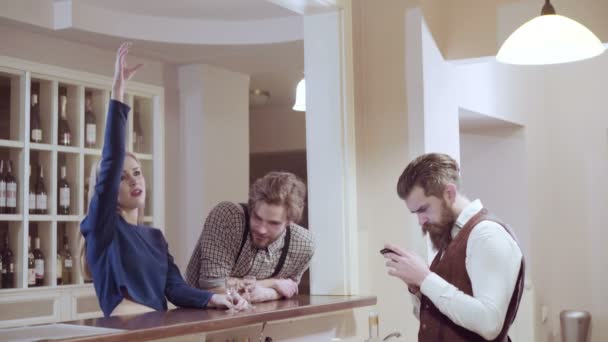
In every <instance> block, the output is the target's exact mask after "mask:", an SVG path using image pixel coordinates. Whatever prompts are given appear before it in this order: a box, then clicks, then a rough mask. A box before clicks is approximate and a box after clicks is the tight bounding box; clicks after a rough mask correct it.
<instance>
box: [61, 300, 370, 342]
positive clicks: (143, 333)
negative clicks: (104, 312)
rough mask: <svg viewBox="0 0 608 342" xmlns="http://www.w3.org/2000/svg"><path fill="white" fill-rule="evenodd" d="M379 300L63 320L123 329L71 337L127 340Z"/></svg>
mask: <svg viewBox="0 0 608 342" xmlns="http://www.w3.org/2000/svg"><path fill="white" fill-rule="evenodd" d="M375 304H376V297H371V296H370V297H366V296H305V295H298V296H295V297H294V298H291V299H283V300H277V301H271V302H266V303H257V304H255V309H250V310H246V311H241V312H236V313H230V312H227V311H226V310H224V309H221V310H217V309H206V310H201V309H182V308H180V309H174V310H169V311H167V312H162V311H155V312H147V313H143V314H137V315H129V316H116V317H107V318H95V319H85V320H78V321H71V322H63V323H64V324H74V325H79V326H87V327H98V328H111V329H120V330H122V331H120V332H116V333H110V334H102V335H95V336H88V337H77V338H74V339H70V340H69V341H106V342H110V341H127V340H129V341H130V340H140V341H141V340H153V339H160V338H167V337H173V336H180V335H189V334H196V333H204V332H211V331H216V330H224V329H231V328H237V327H242V326H246V325H250V324H256V323H262V322H268V321H277V320H283V319H289V318H298V317H305V316H309V315H317V314H324V313H331V312H335V311H341V310H349V309H355V308H359V307H364V306H371V305H375Z"/></svg>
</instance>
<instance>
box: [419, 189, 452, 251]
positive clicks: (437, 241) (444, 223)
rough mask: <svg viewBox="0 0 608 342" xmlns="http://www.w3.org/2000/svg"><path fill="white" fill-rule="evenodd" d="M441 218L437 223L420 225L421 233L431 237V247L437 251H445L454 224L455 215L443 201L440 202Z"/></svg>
mask: <svg viewBox="0 0 608 342" xmlns="http://www.w3.org/2000/svg"><path fill="white" fill-rule="evenodd" d="M440 210H441V217H440V219H439V222H438V223H425V224H423V225H422V233H423V234H426V233H428V234H429V236H430V237H431V242H432V243H433V247H435V249H437V250H438V251H443V250H445V249H446V248H447V247H448V245H449V244H450V242H452V227H454V223H455V222H456V215H454V213H452V211H451V210H450V208H448V205H447V203H446V201H445V200H444V199H442V200H441V209H440Z"/></svg>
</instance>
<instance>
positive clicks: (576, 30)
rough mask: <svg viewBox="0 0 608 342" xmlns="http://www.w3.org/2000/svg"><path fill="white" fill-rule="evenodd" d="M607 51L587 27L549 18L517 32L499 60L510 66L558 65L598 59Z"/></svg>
mask: <svg viewBox="0 0 608 342" xmlns="http://www.w3.org/2000/svg"><path fill="white" fill-rule="evenodd" d="M604 50H605V48H604V45H602V42H601V41H600V40H599V39H598V38H597V37H596V36H595V35H594V34H593V32H591V31H590V30H589V29H587V28H586V27H585V26H583V25H581V24H579V23H578V22H576V21H574V20H572V19H570V18H567V17H564V16H561V15H558V14H548V15H541V16H538V17H536V18H534V19H532V20H530V21H528V22H527V23H525V24H523V25H522V26H521V27H519V28H518V29H517V30H515V32H513V33H512V34H511V35H510V36H509V38H507V40H506V41H505V42H504V43H503V44H502V46H501V48H500V50H499V51H498V54H497V55H496V59H497V60H498V61H499V62H502V63H507V64H520V65H542V64H558V63H567V62H574V61H579V60H583V59H587V58H591V57H595V56H598V55H600V54H602V52H604Z"/></svg>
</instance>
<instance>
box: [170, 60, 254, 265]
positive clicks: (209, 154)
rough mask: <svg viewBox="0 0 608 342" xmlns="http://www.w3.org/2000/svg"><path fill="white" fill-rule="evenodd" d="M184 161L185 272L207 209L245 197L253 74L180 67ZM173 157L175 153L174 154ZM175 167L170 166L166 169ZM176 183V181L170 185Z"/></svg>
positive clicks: (178, 254) (179, 257)
mask: <svg viewBox="0 0 608 342" xmlns="http://www.w3.org/2000/svg"><path fill="white" fill-rule="evenodd" d="M178 88H179V107H180V108H179V124H178V125H177V127H179V132H177V133H178V134H177V135H174V136H171V137H169V136H168V137H167V140H169V139H179V149H178V151H174V153H179V154H180V157H179V163H178V164H176V165H179V166H180V167H181V168H182V169H181V170H179V171H178V172H176V173H175V174H178V175H179V179H175V180H173V182H171V183H173V184H174V186H177V187H178V189H180V191H179V192H178V193H177V194H175V196H174V197H175V198H174V200H175V201H178V204H177V205H176V206H175V207H177V211H178V212H179V217H178V219H177V220H175V224H176V225H178V226H176V227H168V228H170V229H167V231H169V232H176V233H177V232H179V234H178V236H179V237H180V238H181V239H174V241H179V246H172V252H173V253H174V254H175V258H176V261H177V263H178V265H179V266H180V269H181V270H182V271H185V268H186V264H187V262H188V260H189V258H190V255H191V254H192V250H193V248H194V245H195V244H196V241H197V240H198V237H199V235H200V233H201V230H202V228H203V223H204V220H205V218H206V217H207V214H208V213H209V211H210V210H211V208H212V207H213V206H215V205H216V204H217V203H218V202H220V201H236V202H239V201H246V199H247V193H248V189H249V108H248V106H249V76H248V75H244V74H240V73H236V72H232V71H227V70H223V69H220V68H216V67H211V66H209V65H187V66H181V67H179V68H178ZM168 153H172V152H169V151H168ZM169 159H172V158H169ZM172 167H176V166H173V165H167V168H172ZM167 186H171V185H169V184H168V185H167Z"/></svg>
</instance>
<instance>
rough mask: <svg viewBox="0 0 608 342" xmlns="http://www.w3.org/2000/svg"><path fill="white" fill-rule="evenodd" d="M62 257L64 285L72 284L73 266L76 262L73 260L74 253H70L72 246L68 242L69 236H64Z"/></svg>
mask: <svg viewBox="0 0 608 342" xmlns="http://www.w3.org/2000/svg"><path fill="white" fill-rule="evenodd" d="M61 257H62V258H63V267H62V272H61V274H62V276H63V283H64V284H71V283H72V271H73V268H72V266H73V265H74V262H73V260H72V252H70V244H69V241H68V237H67V235H64V236H63V251H62V253H61Z"/></svg>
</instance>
